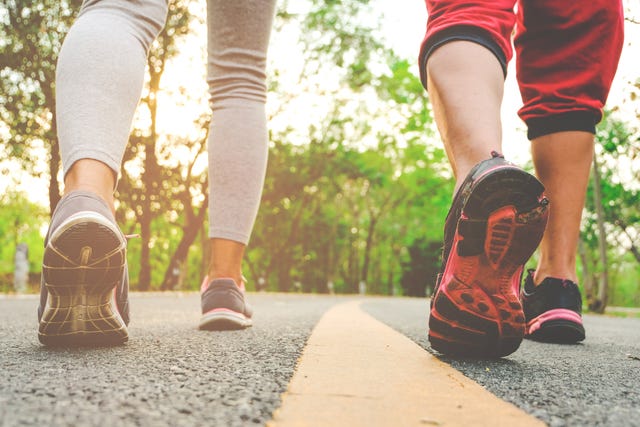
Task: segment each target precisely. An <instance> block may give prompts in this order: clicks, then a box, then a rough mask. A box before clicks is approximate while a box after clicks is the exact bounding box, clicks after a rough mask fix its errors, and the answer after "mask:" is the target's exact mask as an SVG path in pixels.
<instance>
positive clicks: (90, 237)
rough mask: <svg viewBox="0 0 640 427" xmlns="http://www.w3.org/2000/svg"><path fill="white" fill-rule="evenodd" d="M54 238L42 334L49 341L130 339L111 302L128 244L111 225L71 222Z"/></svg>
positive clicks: (46, 270) (46, 266) (47, 257)
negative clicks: (47, 301) (47, 302)
mask: <svg viewBox="0 0 640 427" xmlns="http://www.w3.org/2000/svg"><path fill="white" fill-rule="evenodd" d="M60 228H61V229H62V230H61V231H60V232H59V233H57V234H56V235H54V236H52V238H51V239H50V241H49V243H48V245H47V247H46V249H45V254H44V261H43V271H42V274H43V277H44V282H45V286H46V287H47V291H48V292H49V305H48V308H47V310H46V311H45V313H44V315H43V317H42V320H41V322H40V327H39V333H38V338H39V339H40V342H42V343H43V344H46V345H77V344H83V345H84V344H89V345H100V344H105V345H106V344H118V343H123V342H125V341H127V339H128V334H127V329H126V326H125V324H124V321H123V320H122V318H121V317H120V315H119V313H118V312H117V309H115V304H113V303H112V298H113V292H114V289H115V287H116V286H117V285H118V284H119V282H120V280H122V277H123V272H124V265H125V260H126V244H125V243H124V241H123V239H122V238H121V236H120V235H119V234H118V233H117V232H116V231H115V230H114V229H113V228H112V227H109V226H108V225H105V224H102V223H100V222H95V221H91V220H79V221H71V222H70V223H68V224H65V225H63V226H61V227H60Z"/></svg>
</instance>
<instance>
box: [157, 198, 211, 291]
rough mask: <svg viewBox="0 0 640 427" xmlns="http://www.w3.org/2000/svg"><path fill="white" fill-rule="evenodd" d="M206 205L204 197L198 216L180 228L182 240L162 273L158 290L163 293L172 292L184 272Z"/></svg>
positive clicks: (202, 220) (206, 200)
mask: <svg viewBox="0 0 640 427" xmlns="http://www.w3.org/2000/svg"><path fill="white" fill-rule="evenodd" d="M207 204H208V199H207V198H206V197H205V199H204V203H203V204H202V207H201V208H200V210H199V211H198V215H197V216H196V217H194V218H193V220H191V221H187V223H186V224H185V226H184V227H183V228H182V238H181V239H180V243H178V247H177V248H176V250H175V252H174V253H173V255H172V256H171V261H170V262H169V266H168V267H167V270H166V271H165V273H164V279H163V280H162V285H161V286H160V289H162V290H163V291H168V290H173V289H176V288H177V285H178V282H179V279H180V277H181V274H180V273H181V272H183V271H182V270H184V268H185V261H186V260H187V256H188V255H189V248H190V247H191V245H192V244H193V242H194V241H195V240H196V238H197V237H198V233H199V232H200V228H201V227H202V224H203V223H204V217H205V213H206V211H207ZM185 209H187V208H185ZM176 272H177V274H176Z"/></svg>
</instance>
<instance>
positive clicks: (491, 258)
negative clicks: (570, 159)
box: [429, 167, 548, 358]
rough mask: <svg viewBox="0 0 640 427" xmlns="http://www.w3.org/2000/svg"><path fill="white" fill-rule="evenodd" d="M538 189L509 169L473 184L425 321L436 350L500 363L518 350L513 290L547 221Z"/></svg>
mask: <svg viewBox="0 0 640 427" xmlns="http://www.w3.org/2000/svg"><path fill="white" fill-rule="evenodd" d="M543 191H544V188H543V186H542V184H540V182H539V181H538V180H537V179H535V177H533V176H531V175H529V174H527V173H526V172H524V171H522V170H520V169H515V168H512V167H504V168H502V169H501V170H497V171H493V172H492V173H491V174H488V175H487V176H486V177H484V178H482V179H481V180H479V182H478V183H477V185H476V187H475V188H474V189H473V190H472V192H471V194H470V195H469V199H468V200H467V202H466V204H465V206H464V207H463V210H462V212H463V215H462V217H461V219H460V221H459V222H458V226H457V229H456V236H455V238H454V243H453V245H452V249H451V252H450V253H449V259H448V260H447V264H446V267H445V270H444V273H443V276H442V280H441V283H440V285H439V287H438V290H437V292H436V295H435V297H434V301H433V305H432V310H431V315H430V318H429V341H430V343H431V346H432V348H434V349H435V350H437V351H439V352H441V353H444V354H450V355H455V356H465V357H480V358H483V357H490V358H494V357H504V356H507V355H509V354H511V353H513V352H514V351H515V350H517V348H518V347H519V346H520V343H521V342H522V340H523V338H524V335H525V330H526V321H525V316H524V312H523V307H522V304H521V303H520V299H519V295H518V291H519V282H520V273H521V272H522V269H523V265H524V264H525V263H526V261H527V260H528V259H529V257H530V256H531V255H532V254H533V252H534V251H535V249H536V248H537V246H538V244H539V243H540V240H541V239H542V235H543V233H544V229H545V226H546V223H547V218H548V209H547V205H548V201H547V199H546V198H544V197H543V196H542V193H543Z"/></svg>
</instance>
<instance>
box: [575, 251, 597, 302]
mask: <svg viewBox="0 0 640 427" xmlns="http://www.w3.org/2000/svg"><path fill="white" fill-rule="evenodd" d="M578 255H579V256H580V262H581V263H582V286H583V287H584V294H585V298H586V300H587V305H588V306H589V307H591V306H592V304H593V303H594V292H593V276H592V274H591V270H590V268H589V257H588V256H587V250H586V248H585V247H584V242H583V241H582V239H580V240H578Z"/></svg>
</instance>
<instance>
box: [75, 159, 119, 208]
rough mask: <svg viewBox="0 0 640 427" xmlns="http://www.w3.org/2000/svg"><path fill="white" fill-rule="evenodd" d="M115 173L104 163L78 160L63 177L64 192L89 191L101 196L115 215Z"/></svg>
mask: <svg viewBox="0 0 640 427" xmlns="http://www.w3.org/2000/svg"><path fill="white" fill-rule="evenodd" d="M114 187H115V174H114V172H113V170H111V168H110V167H109V166H107V165H106V164H104V163H102V162H100V161H97V160H92V159H81V160H78V161H77V162H75V163H74V164H73V166H71V169H69V171H68V172H67V174H66V176H65V178H64V194H65V195H67V194H69V193H71V192H73V191H78V190H80V191H89V192H91V193H94V194H96V195H98V196H99V197H100V198H102V199H103V200H104V201H105V202H106V203H107V205H109V208H110V209H111V212H112V213H114V215H115V199H114V197H113V190H114Z"/></svg>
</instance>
